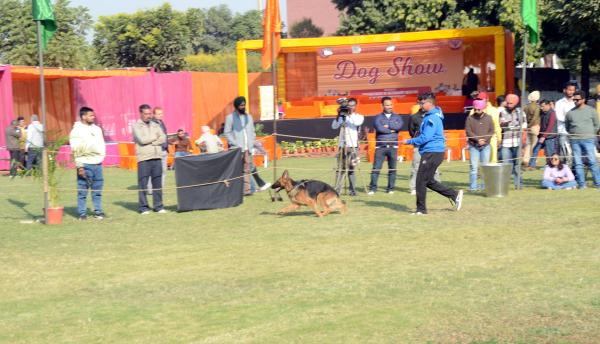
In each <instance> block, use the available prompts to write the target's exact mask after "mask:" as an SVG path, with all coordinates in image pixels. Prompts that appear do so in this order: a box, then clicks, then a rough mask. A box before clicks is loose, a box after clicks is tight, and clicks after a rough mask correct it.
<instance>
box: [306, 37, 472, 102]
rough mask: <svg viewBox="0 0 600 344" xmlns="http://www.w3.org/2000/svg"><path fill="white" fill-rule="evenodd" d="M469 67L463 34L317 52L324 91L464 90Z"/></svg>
mask: <svg viewBox="0 0 600 344" xmlns="http://www.w3.org/2000/svg"><path fill="white" fill-rule="evenodd" d="M463 68H464V64H463V44H462V40H460V39H453V40H432V41H421V42H409V43H393V44H389V45H381V44H377V45H375V44H374V45H355V46H350V47H336V48H323V49H320V50H319V51H318V54H317V84H318V94H319V95H321V96H323V95H345V94H368V93H372V92H373V91H375V92H377V91H380V90H387V91H390V92H393V91H394V90H402V91H403V92H401V93H402V94H410V93H417V92H418V91H422V90H424V89H428V90H433V89H436V88H439V87H440V86H442V85H444V86H445V88H449V89H457V88H458V89H460V87H461V85H462V79H463V76H464V74H463Z"/></svg>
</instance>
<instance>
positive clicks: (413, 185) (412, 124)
mask: <svg viewBox="0 0 600 344" xmlns="http://www.w3.org/2000/svg"><path fill="white" fill-rule="evenodd" d="M422 101H423V95H422V94H419V95H418V96H417V105H416V106H414V107H413V110H416V112H415V113H413V114H412V115H410V117H408V134H409V135H410V137H411V138H415V137H417V136H419V131H420V130H421V123H423V117H425V112H426V111H425V110H423V107H422V106H421V104H422ZM420 162H421V154H419V147H417V146H415V147H413V160H412V163H411V168H410V176H409V181H408V187H409V189H410V194H411V195H416V194H417V172H418V171H419V163H420ZM433 178H434V179H435V180H436V181H438V182H439V183H441V182H442V179H441V177H440V172H439V170H437V169H436V170H435V175H434V176H433Z"/></svg>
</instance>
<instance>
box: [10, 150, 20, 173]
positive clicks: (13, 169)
mask: <svg viewBox="0 0 600 344" xmlns="http://www.w3.org/2000/svg"><path fill="white" fill-rule="evenodd" d="M9 152H10V175H11V176H16V175H17V169H18V168H19V166H20V167H23V164H22V161H23V154H22V153H21V150H20V149H10V150H9Z"/></svg>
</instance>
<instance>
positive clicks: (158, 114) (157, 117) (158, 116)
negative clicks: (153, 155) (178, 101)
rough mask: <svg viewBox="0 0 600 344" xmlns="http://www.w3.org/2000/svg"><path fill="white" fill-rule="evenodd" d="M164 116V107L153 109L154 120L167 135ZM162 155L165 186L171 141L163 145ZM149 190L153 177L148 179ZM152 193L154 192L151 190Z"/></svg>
mask: <svg viewBox="0 0 600 344" xmlns="http://www.w3.org/2000/svg"><path fill="white" fill-rule="evenodd" d="M163 117H164V113H163V109H162V108H161V107H158V106H157V107H155V108H154V110H152V121H154V122H155V123H156V124H158V125H159V126H160V129H162V131H163V133H164V134H165V135H167V126H166V125H165V122H164V121H163ZM161 154H162V155H161V157H160V161H161V164H162V170H163V172H162V179H161V182H162V187H163V188H164V187H165V177H166V176H167V156H168V155H169V143H168V142H165V143H164V144H163V145H162V153H161ZM148 190H152V179H149V180H148ZM149 193H150V194H151V193H152V192H149Z"/></svg>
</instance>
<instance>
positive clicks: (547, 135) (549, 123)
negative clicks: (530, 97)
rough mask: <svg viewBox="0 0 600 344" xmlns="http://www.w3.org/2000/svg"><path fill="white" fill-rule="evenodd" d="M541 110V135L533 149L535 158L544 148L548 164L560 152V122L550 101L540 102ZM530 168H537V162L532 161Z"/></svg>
mask: <svg viewBox="0 0 600 344" xmlns="http://www.w3.org/2000/svg"><path fill="white" fill-rule="evenodd" d="M540 110H541V112H540V134H539V136H538V143H537V145H535V147H534V149H533V156H537V154H538V152H539V151H540V149H541V148H544V155H545V156H546V163H547V162H548V161H549V160H550V157H551V156H552V155H554V153H557V152H558V122H557V121H556V113H555V112H554V109H552V106H551V102H550V101H549V100H547V99H543V100H542V101H541V102H540ZM529 166H530V167H533V168H535V166H536V160H530V161H529Z"/></svg>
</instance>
